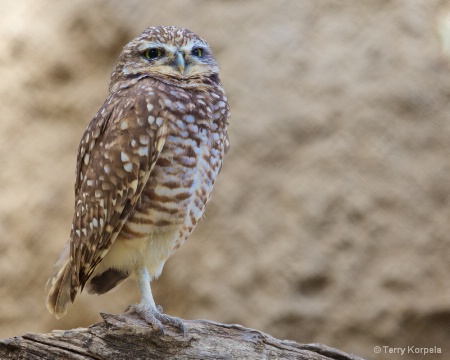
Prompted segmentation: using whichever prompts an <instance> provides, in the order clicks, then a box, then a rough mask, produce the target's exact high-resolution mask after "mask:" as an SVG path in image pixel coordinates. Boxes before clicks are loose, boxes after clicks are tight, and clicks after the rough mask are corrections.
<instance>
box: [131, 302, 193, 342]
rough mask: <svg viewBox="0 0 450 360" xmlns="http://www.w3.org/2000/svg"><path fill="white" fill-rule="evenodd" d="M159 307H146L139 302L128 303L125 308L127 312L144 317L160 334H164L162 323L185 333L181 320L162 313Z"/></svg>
mask: <svg viewBox="0 0 450 360" xmlns="http://www.w3.org/2000/svg"><path fill="white" fill-rule="evenodd" d="M159 309H162V307H161V306H157V308H156V309H155V308H146V307H143V306H142V305H140V304H136V305H130V306H128V308H127V311H126V312H127V313H136V314H138V315H139V316H140V317H141V318H142V319H144V320H145V321H146V322H147V323H148V324H149V325H152V326H153V327H155V328H157V329H158V330H159V332H160V335H161V336H164V335H165V331H164V326H163V323H168V324H171V325H173V326H175V327H177V328H179V329H180V330H181V332H182V333H183V336H185V335H186V327H185V326H184V323H183V321H182V320H181V319H180V318H177V317H175V316H170V315H166V314H162V313H161V312H160V311H159Z"/></svg>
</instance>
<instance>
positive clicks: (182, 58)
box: [110, 26, 219, 87]
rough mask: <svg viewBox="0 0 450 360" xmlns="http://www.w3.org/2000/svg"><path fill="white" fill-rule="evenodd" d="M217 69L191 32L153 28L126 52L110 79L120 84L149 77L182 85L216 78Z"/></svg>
mask: <svg viewBox="0 0 450 360" xmlns="http://www.w3.org/2000/svg"><path fill="white" fill-rule="evenodd" d="M218 71H219V69H218V66H217V63H216V61H215V59H214V57H213V55H212V53H211V49H210V47H209V45H208V43H207V42H206V41H205V40H203V39H202V38H201V37H199V36H198V35H197V34H195V33H193V32H192V31H190V30H187V29H182V28H177V27H174V26H158V27H150V28H148V29H147V30H145V31H144V32H143V33H142V34H141V35H139V36H138V37H137V38H135V39H133V40H132V41H131V42H129V43H128V44H127V45H125V47H124V48H123V51H122V53H121V55H120V57H119V60H118V62H117V65H116V67H115V69H114V72H113V73H112V76H111V85H110V86H111V87H112V86H113V85H114V84H115V83H116V82H118V81H121V80H125V79H127V78H135V77H138V76H141V75H150V76H156V77H159V78H162V79H163V80H167V81H170V82H173V83H177V84H179V85H183V84H187V83H189V82H190V81H191V80H195V79H200V80H201V79H203V78H207V77H213V78H217V76H218Z"/></svg>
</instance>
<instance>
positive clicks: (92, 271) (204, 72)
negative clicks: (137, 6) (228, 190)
mask: <svg viewBox="0 0 450 360" xmlns="http://www.w3.org/2000/svg"><path fill="white" fill-rule="evenodd" d="M218 71H219V69H218V66H217V63H216V61H215V59H214V57H213V55H212V53H211V49H210V47H209V45H208V44H207V42H206V41H205V40H203V39H202V38H200V37H199V36H198V35H196V34H195V33H193V32H192V31H189V30H187V29H182V28H177V27H173V26H169V27H165V26H159V27H150V28H148V29H147V30H145V31H144V32H143V33H142V34H141V35H139V36H138V37H137V38H135V39H134V40H132V41H131V42H130V43H128V44H127V45H126V46H125V47H124V48H123V51H122V53H121V54H120V56H119V59H118V61H117V64H116V66H115V69H114V71H113V73H112V75H111V81H110V86H109V93H110V94H109V96H108V98H107V99H106V101H105V103H104V104H103V106H102V107H101V108H100V110H99V111H98V113H97V114H96V116H95V117H94V118H93V120H92V121H91V123H90V124H89V125H88V127H87V128H86V130H85V132H84V134H83V136H82V139H81V142H80V145H79V148H78V156H77V165H76V180H75V211H74V216H73V223H72V229H71V232H70V238H69V241H68V242H67V244H66V246H65V248H64V249H63V251H62V253H61V255H60V258H59V260H58V261H57V263H56V265H55V266H54V268H53V270H52V273H51V275H50V279H49V281H48V287H49V288H50V290H49V292H48V298H47V309H48V310H49V311H50V313H52V314H54V315H55V316H56V318H61V317H62V316H64V315H65V314H66V313H67V307H68V305H69V304H70V303H72V302H73V301H74V299H75V297H76V295H77V293H78V292H81V291H82V290H83V289H84V288H85V287H86V289H87V291H88V292H89V293H95V294H104V293H106V292H108V291H110V290H111V289H113V288H115V287H116V286H117V285H119V284H120V283H121V282H122V281H123V280H125V279H127V278H133V279H135V280H137V283H138V284H139V288H140V292H141V302H140V303H139V304H134V305H131V306H130V307H129V309H128V311H129V312H135V313H137V314H139V315H140V316H141V317H142V318H143V319H145V320H146V321H147V323H149V324H151V325H153V326H154V327H155V328H156V329H158V330H159V331H160V332H161V333H164V326H163V324H164V323H170V324H174V325H176V326H177V327H178V328H180V329H181V330H182V331H183V333H184V331H185V328H184V325H183V322H182V321H181V320H180V319H178V318H175V317H172V316H169V315H166V314H163V313H162V309H161V308H160V307H158V306H156V304H155V301H154V299H153V296H152V292H151V287H150V282H151V280H153V279H156V278H158V276H159V275H160V274H161V272H162V269H163V266H164V264H165V262H166V260H167V259H168V258H169V257H170V256H171V255H172V254H173V253H174V252H175V251H176V250H177V249H178V248H179V247H180V246H181V245H182V244H183V243H184V242H185V241H186V239H187V237H188V236H189V235H190V234H191V232H192V231H193V229H194V228H195V226H196V224H197V223H198V221H199V220H200V218H201V217H202V215H203V213H204V211H205V205H206V203H207V202H208V200H209V198H210V195H211V191H212V189H213V186H214V183H215V180H216V178H217V176H218V174H219V172H220V170H221V167H222V159H223V157H224V154H225V153H226V152H227V150H228V148H229V142H228V135H227V125H228V119H229V107H228V102H227V98H226V96H225V93H224V90H223V88H222V86H221V84H220V80H219V74H218Z"/></svg>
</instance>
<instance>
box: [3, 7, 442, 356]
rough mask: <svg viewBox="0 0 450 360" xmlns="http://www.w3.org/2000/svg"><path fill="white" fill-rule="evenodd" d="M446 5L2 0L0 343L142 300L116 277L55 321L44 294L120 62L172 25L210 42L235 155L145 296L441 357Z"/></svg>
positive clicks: (185, 308) (367, 350) (286, 330)
mask: <svg viewBox="0 0 450 360" xmlns="http://www.w3.org/2000/svg"><path fill="white" fill-rule="evenodd" d="M448 5H450V4H448V1H440V0H428V1H421V0H404V1H401V0H398V1H394V0H391V1H390V0H383V1H380V0H364V1H345V2H343V1H333V0H304V1H296V0H290V1H271V0H247V1H245V2H243V1H207V0H203V1H201V0H196V1H193V0H192V1H177V0H164V1H144V0H130V1H127V2H124V1H119V0H109V1H101V0H94V1H87V0H84V1H83V0H74V1H70V2H69V1H52V0H38V1H32V0H23V1H20V2H18V1H13V0H0V9H1V13H2V14H3V16H2V20H1V22H0V78H1V81H0V113H1V117H0V164H1V170H0V186H1V188H0V230H1V236H0V274H1V277H0V304H1V306H0V337H2V338H3V337H11V336H14V335H20V334H23V333H25V332H49V331H51V330H52V329H69V328H73V327H80V326H84V327H85V326H89V325H90V324H93V323H95V322H98V321H100V320H101V318H100V316H99V312H100V311H103V312H111V313H119V312H122V311H123V310H124V309H125V308H126V306H127V305H128V304H130V303H133V302H136V301H138V300H139V291H138V288H137V286H136V284H135V283H133V282H126V283H124V284H123V285H122V286H121V287H120V288H119V290H117V291H115V292H113V293H110V294H107V295H104V296H102V297H98V296H92V295H87V294H85V293H83V294H81V295H80V296H78V297H77V299H76V302H75V304H74V305H73V306H72V307H71V308H70V309H69V314H68V315H67V316H66V317H65V318H63V319H62V320H59V321H56V320H55V319H54V318H52V316H50V314H49V313H48V312H47V310H46V309H45V305H44V302H45V296H46V294H45V292H44V286H45V283H46V281H47V277H48V275H49V273H50V270H51V268H52V266H53V264H54V262H55V260H56V258H57V256H58V253H59V252H60V250H61V249H62V247H63V245H64V243H65V242H66V240H67V239H68V235H69V232H70V226H71V220H72V215H73V213H72V212H73V202H74V195H73V184H74V170H75V162H76V152H77V147H78V142H79V140H80V138H81V134H82V133H83V131H84V129H85V127H86V126H87V124H88V123H89V122H90V120H91V119H92V117H93V116H94V115H95V113H96V112H97V110H98V109H99V108H100V106H101V105H102V103H103V101H104V100H105V98H106V96H107V94H108V83H109V76H110V73H111V71H112V69H113V67H114V64H115V62H116V60H117V56H118V55H119V53H120V51H121V49H122V47H123V46H124V45H125V44H126V43H127V42H128V41H130V40H131V39H132V38H134V37H135V36H137V35H138V34H140V33H141V32H142V31H143V30H144V29H145V28H147V27H148V26H154V25H177V26H180V27H187V28H189V29H191V30H193V31H195V32H197V33H198V34H200V35H201V36H202V37H204V38H205V39H207V41H208V42H209V43H210V44H211V46H212V48H213V51H214V54H215V56H216V59H217V60H218V62H219V64H220V66H221V79H222V83H223V85H224V87H225V89H226V91H227V95H228V97H229V102H230V106H231V111H232V118H231V126H230V140H231V144H232V146H231V152H230V153H229V154H228V156H227V158H226V160H225V163H224V167H223V170H222V173H221V176H220V177H219V180H218V182H217V183H216V186H215V190H214V192H213V197H212V201H211V202H210V203H209V205H208V208H207V214H206V216H205V218H204V219H203V220H202V221H201V223H200V224H199V226H198V227H197V229H196V230H195V231H194V234H193V235H192V236H191V237H190V238H189V240H188V242H187V243H186V244H185V245H184V246H183V247H182V248H181V249H180V250H179V251H178V253H177V254H176V255H174V256H173V257H172V258H170V259H169V261H168V262H167V264H166V267H165V270H164V271H163V274H162V276H161V278H160V279H159V280H158V281H155V282H154V283H153V291H154V296H155V300H156V302H157V303H158V304H161V305H162V306H163V307H164V310H165V312H167V313H168V314H171V315H175V316H179V317H182V318H184V319H199V318H204V319H210V320H214V321H219V322H224V323H239V324H242V325H244V326H247V327H252V328H257V329H259V330H262V331H265V332H267V333H269V334H271V335H272V336H275V337H278V338H282V339H291V340H296V341H299V342H302V343H311V342H321V343H325V344H327V345H329V346H333V347H337V348H340V349H342V350H344V351H346V352H351V353H356V354H359V355H361V356H366V357H370V358H380V359H382V358H383V359H385V358H389V359H400V358H402V359H404V357H401V356H400V355H397V356H396V355H392V354H390V355H387V354H384V353H381V354H379V355H377V354H374V351H373V348H374V346H376V345H378V346H390V347H405V346H416V347H428V348H429V347H433V346H438V347H440V348H441V351H442V354H437V355H433V359H444V358H446V359H448V356H449V354H450V348H449V346H450V345H449V341H448V340H449V332H448V331H449V324H450V276H449V274H450V246H449V245H450V120H449V118H450V101H449V100H450V53H449V52H450V18H449V17H448V16H449V15H448V14H450V7H448ZM409 355H410V356H409V357H408V358H410V359H414V358H420V359H422V358H423V355H417V356H415V355H412V354H409ZM430 358H431V357H430Z"/></svg>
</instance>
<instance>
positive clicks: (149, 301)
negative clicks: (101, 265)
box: [128, 267, 186, 335]
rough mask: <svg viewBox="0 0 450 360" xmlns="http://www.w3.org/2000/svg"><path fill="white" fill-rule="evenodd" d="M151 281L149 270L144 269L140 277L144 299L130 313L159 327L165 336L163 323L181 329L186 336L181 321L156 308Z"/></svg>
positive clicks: (139, 281)
mask: <svg viewBox="0 0 450 360" xmlns="http://www.w3.org/2000/svg"><path fill="white" fill-rule="evenodd" d="M150 280H151V279H150V274H149V273H148V270H147V268H146V267H144V268H142V269H141V271H140V273H139V276H138V283H139V288H140V290H141V296H142V299H141V302H140V303H139V304H136V305H131V306H130V307H129V309H128V312H135V313H137V314H139V315H140V316H141V317H142V318H143V319H144V320H145V321H146V322H148V323H149V324H151V325H153V326H155V327H157V328H158V329H159V330H160V332H161V335H164V326H163V325H162V324H163V323H168V324H172V325H174V326H176V327H178V328H180V330H181V331H182V332H183V335H184V334H186V329H185V327H184V324H183V321H182V320H181V319H179V318H177V317H174V316H169V315H166V314H163V313H162V308H161V307H157V306H156V304H155V300H153V295H152V289H151V287H150Z"/></svg>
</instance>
